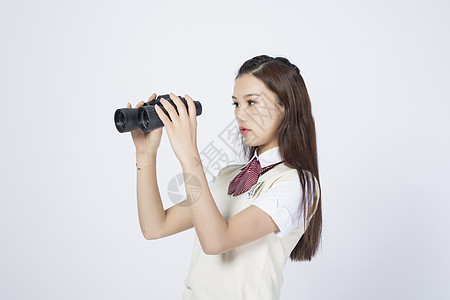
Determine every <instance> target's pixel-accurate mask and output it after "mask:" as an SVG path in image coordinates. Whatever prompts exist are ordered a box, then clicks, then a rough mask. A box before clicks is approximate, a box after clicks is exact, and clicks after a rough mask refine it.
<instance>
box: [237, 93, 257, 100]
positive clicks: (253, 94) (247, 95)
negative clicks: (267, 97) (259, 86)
mask: <svg viewBox="0 0 450 300" xmlns="http://www.w3.org/2000/svg"><path fill="white" fill-rule="evenodd" d="M249 96H261V95H260V94H255V93H252V94H246V95H244V98H245V97H249ZM231 99H236V100H237V98H236V97H235V96H231Z"/></svg>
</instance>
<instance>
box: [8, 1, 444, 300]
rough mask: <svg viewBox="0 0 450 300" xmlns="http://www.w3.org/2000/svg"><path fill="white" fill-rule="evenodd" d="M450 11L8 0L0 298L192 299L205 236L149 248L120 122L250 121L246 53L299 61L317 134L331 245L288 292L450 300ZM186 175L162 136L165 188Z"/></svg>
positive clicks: (202, 132)
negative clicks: (146, 117)
mask: <svg viewBox="0 0 450 300" xmlns="http://www.w3.org/2000/svg"><path fill="white" fill-rule="evenodd" d="M449 11H450V5H449V3H448V2H447V1H387V0H383V1H376V2H375V1H372V2H368V1H295V2H294V1H278V2H275V1H247V2H240V1H227V2H223V3H213V2H212V1H189V2H188V1H186V2H181V1H180V2H170V1H86V0H82V1H2V2H1V4H0V32H1V36H0V37H1V48H0V60H1V65H0V85H1V89H0V93H1V122H0V123H1V124H2V126H1V150H0V151H1V156H0V160H1V161H0V162H1V166H0V168H1V190H0V191H1V194H0V197H1V201H0V242H1V247H0V298H1V299H180V298H181V294H182V291H183V289H184V284H183V282H184V279H185V277H186V275H187V272H188V268H189V263H190V255H191V250H192V241H193V237H194V229H190V230H188V231H185V232H182V233H179V234H176V235H174V236H171V237H168V238H164V239H161V240H155V241H147V240H145V239H144V238H143V236H142V234H141V232H140V228H139V223H138V217H137V206H136V169H135V155H134V146H133V143H132V140H131V137H130V135H129V134H120V133H118V132H117V131H116V129H115V127H114V123H113V113H114V111H115V110H116V109H117V108H119V107H124V106H125V105H126V103H127V102H131V103H132V104H133V105H135V104H136V103H137V102H139V101H141V100H147V98H148V97H149V96H150V94H151V93H153V92H156V93H158V94H164V93H168V92H174V93H176V94H179V95H184V94H185V93H187V94H189V95H190V96H192V97H193V98H194V99H198V100H199V101H201V102H202V105H203V114H202V115H201V116H199V117H198V148H199V149H202V148H204V147H205V146H206V145H208V144H209V143H210V142H212V141H213V142H214V143H215V144H217V145H218V146H219V145H223V144H220V140H219V138H218V136H219V133H220V132H221V131H222V130H223V129H224V128H225V127H226V126H227V125H228V124H229V123H230V122H232V121H233V120H234V115H233V107H232V106H231V104H230V103H231V98H230V97H231V94H232V91H233V83H234V76H235V75H236V72H237V70H238V68H239V66H240V65H241V64H242V63H243V62H244V61H245V60H247V59H249V58H251V57H253V56H255V55H259V54H268V55H271V56H285V57H287V58H289V59H290V60H291V61H292V62H293V63H295V64H297V66H298V67H299V68H300V70H301V73H302V75H303V77H304V79H305V82H306V84H307V87H308V90H309V93H310V97H311V101H312V106H313V113H314V117H315V120H316V126H317V140H318V153H319V167H320V179H321V184H322V196H323V222H324V225H323V226H324V227H323V236H322V238H323V241H322V245H321V250H320V252H319V254H318V255H317V257H315V258H314V259H313V260H312V261H311V262H302V263H298V262H297V263H293V262H290V261H288V263H287V265H286V268H285V270H284V285H283V287H282V294H281V299H283V300H284V299H449V298H450V288H449V285H448V282H449V278H450V277H449V275H450V271H449V269H450V258H449V255H448V253H450V242H449V238H448V229H449V227H450V226H449V225H450V221H449V219H448V216H447V215H448V210H449V209H450V205H449V202H448V194H449V192H450V191H449V183H448V181H449V179H450V176H449V175H450V174H449V170H448V169H449V159H448V154H449V153H450V142H449V134H448V128H450V126H449V125H450V124H449V123H450V122H449V121H448V116H449V108H450V105H449V100H450V99H449V96H450V92H449V90H448V84H449V81H450V76H449V74H450V73H449V70H450V61H449V57H448V54H449V53H450V43H449V40H448V37H449V36H450V21H449V18H448V12H449ZM179 172H181V167H180V164H179V162H178V161H177V159H176V157H175V155H174V153H173V151H172V149H171V148H170V144H169V140H168V139H167V136H166V132H165V130H164V136H163V141H162V145H161V151H160V153H159V155H158V182H159V186H160V190H161V192H162V197H163V200H164V206H165V207H166V208H167V207H169V206H171V205H173V203H171V201H170V200H169V198H168V195H167V185H168V182H169V181H170V179H172V178H173V177H174V176H175V175H176V174H177V173H179Z"/></svg>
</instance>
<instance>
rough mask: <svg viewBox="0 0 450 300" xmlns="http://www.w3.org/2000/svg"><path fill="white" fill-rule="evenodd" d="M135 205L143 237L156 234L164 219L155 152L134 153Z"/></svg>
mask: <svg viewBox="0 0 450 300" xmlns="http://www.w3.org/2000/svg"><path fill="white" fill-rule="evenodd" d="M136 163H137V167H138V168H139V167H141V170H139V169H137V176H136V177H137V206H138V215H139V224H140V226H141V231H142V233H143V234H144V236H145V238H153V237H155V236H157V235H158V232H160V231H161V228H162V226H163V224H164V220H165V211H164V207H163V205H162V201H161V195H160V194H159V189H158V183H157V178H156V152H155V153H145V154H143V153H136Z"/></svg>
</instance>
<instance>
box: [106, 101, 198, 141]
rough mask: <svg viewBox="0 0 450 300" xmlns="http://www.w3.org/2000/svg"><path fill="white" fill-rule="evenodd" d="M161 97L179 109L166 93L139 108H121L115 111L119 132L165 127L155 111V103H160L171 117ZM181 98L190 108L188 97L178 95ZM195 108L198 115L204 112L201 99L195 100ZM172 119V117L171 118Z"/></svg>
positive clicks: (146, 130) (144, 130)
mask: <svg viewBox="0 0 450 300" xmlns="http://www.w3.org/2000/svg"><path fill="white" fill-rule="evenodd" d="M161 98H164V99H166V100H168V101H169V103H170V104H172V105H173V107H175V110H176V111H177V114H178V110H177V107H176V105H175V103H174V102H173V101H172V99H170V96H169V95H168V94H166V95H160V96H158V97H156V98H155V99H153V100H152V101H149V102H146V103H145V104H144V105H143V106H141V107H139V108H119V109H117V110H116V112H115V113H114V122H115V123H116V128H117V130H118V131H119V132H128V131H132V130H135V129H138V128H140V129H141V130H142V131H143V132H148V131H152V130H155V129H158V128H160V127H163V126H164V124H163V122H162V121H161V119H160V118H159V117H158V114H157V113H156V111H155V105H158V106H159V107H160V108H161V109H162V111H163V112H164V113H165V114H166V116H167V117H169V119H170V116H169V113H168V112H167V111H166V110H165V109H164V106H163V105H162V104H161V102H160V101H161ZM178 98H180V100H181V101H182V102H183V103H184V105H185V106H186V110H188V113H189V108H188V104H187V102H186V99H184V98H183V97H180V96H178ZM194 104H195V109H196V112H197V116H199V115H201V113H202V105H201V103H200V102H199V101H194ZM170 120H171V121H172V119H170Z"/></svg>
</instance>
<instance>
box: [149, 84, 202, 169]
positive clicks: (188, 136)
mask: <svg viewBox="0 0 450 300" xmlns="http://www.w3.org/2000/svg"><path fill="white" fill-rule="evenodd" d="M170 99H171V100H172V101H173V103H174V104H175V105H176V107H177V110H178V113H179V114H177V111H176V110H175V107H173V106H172V104H170V103H169V101H167V100H165V99H161V104H162V105H163V107H164V109H165V110H166V111H167V112H168V113H169V116H170V119H169V118H168V117H167V116H166V114H165V113H164V112H163V110H162V109H161V108H160V107H159V106H158V105H155V111H156V113H157V114H158V117H159V118H160V119H161V121H162V122H163V124H164V126H165V127H166V131H167V135H168V137H169V141H170V145H171V146H172V149H173V152H174V153H175V155H176V157H177V158H178V160H179V161H180V162H181V164H183V163H187V162H192V161H193V160H196V159H198V157H199V154H198V149H197V111H196V108H195V104H194V100H192V98H191V97H189V96H188V95H185V96H184V99H186V102H187V105H188V110H189V113H188V111H187V110H186V106H185V105H184V103H183V102H182V101H181V100H180V98H178V97H177V96H176V95H175V94H173V93H170ZM171 120H172V121H171Z"/></svg>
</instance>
